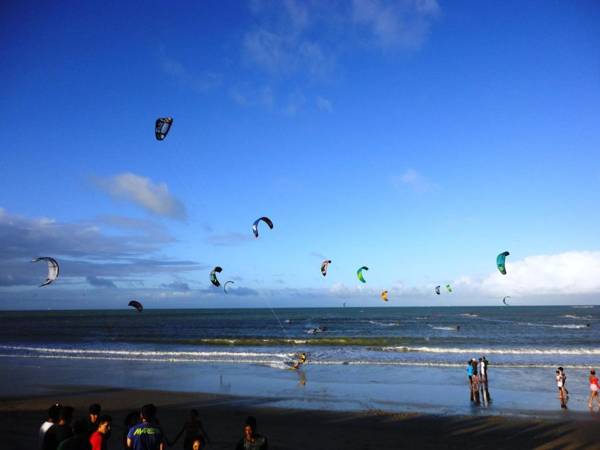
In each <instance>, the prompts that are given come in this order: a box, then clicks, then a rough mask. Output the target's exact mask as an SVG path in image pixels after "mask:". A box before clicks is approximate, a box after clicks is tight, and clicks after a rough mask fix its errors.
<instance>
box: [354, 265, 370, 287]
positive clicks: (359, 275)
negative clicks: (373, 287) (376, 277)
mask: <svg viewBox="0 0 600 450" xmlns="http://www.w3.org/2000/svg"><path fill="white" fill-rule="evenodd" d="M363 270H369V268H368V267H367V266H362V267H361V268H360V269H358V270H357V271H356V276H357V277H358V279H359V280H360V281H362V282H363V283H366V282H367V280H365V277H364V276H363Z"/></svg>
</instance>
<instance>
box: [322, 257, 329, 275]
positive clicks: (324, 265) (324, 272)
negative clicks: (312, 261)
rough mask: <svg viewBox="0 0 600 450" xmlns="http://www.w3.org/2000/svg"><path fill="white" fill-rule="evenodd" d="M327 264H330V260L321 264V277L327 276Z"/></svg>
mask: <svg viewBox="0 0 600 450" xmlns="http://www.w3.org/2000/svg"><path fill="white" fill-rule="evenodd" d="M329 264H331V260H330V259H326V260H325V261H323V262H322V263H321V275H323V276H325V275H327V268H328V267H329Z"/></svg>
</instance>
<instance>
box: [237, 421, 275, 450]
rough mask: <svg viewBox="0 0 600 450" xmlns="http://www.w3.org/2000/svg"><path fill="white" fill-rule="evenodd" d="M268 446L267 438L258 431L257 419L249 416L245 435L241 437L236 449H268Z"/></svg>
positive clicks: (245, 426)
mask: <svg viewBox="0 0 600 450" xmlns="http://www.w3.org/2000/svg"><path fill="white" fill-rule="evenodd" d="M268 448H269V443H268V441H267V438H266V437H264V436H262V435H260V434H258V433H257V432H256V419H255V418H254V417H252V416H249V417H248V418H246V423H245V424H244V437H243V438H242V439H240V441H239V442H238V444H237V445H236V447H235V450H268Z"/></svg>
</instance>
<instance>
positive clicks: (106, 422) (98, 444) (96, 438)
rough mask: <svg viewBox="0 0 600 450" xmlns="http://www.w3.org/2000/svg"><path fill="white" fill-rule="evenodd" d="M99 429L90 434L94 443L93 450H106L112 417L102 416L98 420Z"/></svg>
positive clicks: (91, 442)
mask: <svg viewBox="0 0 600 450" xmlns="http://www.w3.org/2000/svg"><path fill="white" fill-rule="evenodd" d="M97 422H98V429H97V430H96V431H94V432H93V433H92V435H91V436H90V444H92V450H106V447H107V445H108V444H107V443H106V441H108V438H109V436H110V435H109V433H110V424H111V423H112V417H110V416H106V415H104V416H100V417H99V418H98V420H97Z"/></svg>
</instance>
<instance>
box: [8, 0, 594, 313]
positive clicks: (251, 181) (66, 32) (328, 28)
mask: <svg viewBox="0 0 600 450" xmlns="http://www.w3.org/2000/svg"><path fill="white" fill-rule="evenodd" d="M598 23H600V6H599V5H598V3H597V2H594V1H581V2H575V3H573V2H566V1H564V2H563V1H558V2H547V1H543V2H542V1H540V2H517V1H514V2H476V3H475V2H437V1H435V0H423V1H417V0H413V1H409V0H400V1H384V0H356V1H347V2H327V3H326V4H324V2H299V1H292V0H290V1H273V2H269V1H250V2H208V1H207V2H190V3H189V4H186V5H181V6H178V7H174V6H171V7H165V5H164V3H159V2H156V3H153V2H146V3H144V4H143V6H141V5H140V4H133V3H131V4H125V5H123V4H121V3H113V4H112V5H111V4H107V3H106V2H102V3H101V2H86V4H80V2H79V3H78V2H64V3H62V4H60V5H58V4H47V3H46V4H44V3H41V4H38V3H34V2H19V3H18V4H14V5H10V6H7V7H5V8H4V11H3V14H2V17H1V18H0V37H1V38H2V42H3V43H4V44H3V46H2V47H1V48H0V60H2V61H3V62H4V63H3V64H1V65H0V80H1V81H2V86H3V88H2V96H0V113H2V117H3V118H4V121H3V123H4V126H3V127H2V128H3V131H2V133H1V134H0V144H1V147H2V153H1V154H2V157H1V159H0V163H1V165H0V170H1V173H2V177H1V178H0V192H2V195H0V208H2V210H1V212H0V245H1V246H2V248H4V249H5V251H4V252H3V256H2V257H0V268H1V269H2V275H0V301H1V302H2V303H1V304H0V308H11V309H12V308H45V307H52V308H61V307H67V308H70V307H76V306H86V307H99V306H103V307H120V306H121V305H123V303H124V302H125V300H127V299H129V298H133V297H136V298H139V299H141V300H143V301H145V302H147V303H148V304H149V305H152V306H155V307H180V306H182V307H187V306H190V307H218V306H240V307H241V306H259V307H260V306H265V305H266V304H268V303H270V302H272V303H273V304H276V305H282V306H305V305H306V306H335V305H339V304H341V302H343V301H347V302H348V303H349V304H353V305H373V306H380V304H381V302H380V301H379V300H378V293H379V291H381V290H383V289H388V290H389V291H390V299H391V300H390V305H391V306H400V305H404V304H407V305H408V304H410V305H421V304H422V305H430V304H448V305H451V304H473V303H477V304H495V303H496V302H497V301H498V300H497V298H498V297H500V298H501V297H502V296H503V295H512V296H513V297H514V298H515V299H519V298H520V299H521V300H520V301H522V302H523V303H524V304H525V303H531V302H533V303H540V302H541V303H544V302H545V303H556V302H558V303H564V302H583V301H585V302H596V301H597V300H598V298H600V297H599V296H598V294H600V281H599V280H600V246H599V243H598V236H599V234H598V226H597V224H598V223H600V211H599V209H598V194H599V193H600V156H599V153H598V148H600V127H598V124H599V123H600V54H599V53H598V48H600V29H599V28H598V26H597V24H598ZM160 116H172V117H174V124H173V128H172V130H171V133H170V134H169V136H168V137H167V139H165V140H164V141H162V142H158V141H156V140H155V139H154V134H153V126H154V120H155V119H156V118H157V117H160ZM262 215H267V216H269V217H271V218H272V219H273V221H274V223H275V228H274V230H272V231H269V230H266V229H265V230H262V234H261V237H260V238H259V239H258V240H255V239H254V238H253V237H252V234H251V225H252V222H253V220H254V219H256V218H257V217H260V216H262ZM504 250H510V251H511V257H510V258H509V275H508V276H507V277H502V276H501V275H500V274H499V273H497V272H495V256H496V254H497V253H499V252H501V251H504ZM40 255H48V256H55V257H56V258H57V259H59V261H61V268H62V271H61V277H60V278H59V280H58V281H57V282H55V283H54V284H53V285H52V286H49V287H47V288H43V290H42V289H38V288H37V287H36V286H37V284H38V283H39V281H40V278H41V279H43V277H44V269H43V267H41V266H39V265H38V266H34V265H31V264H30V263H29V259H30V258H31V257H35V256H40ZM323 258H328V259H332V260H333V263H332V265H331V267H330V272H329V274H328V276H327V278H325V279H324V278H323V277H322V276H321V275H320V273H319V265H320V262H321V260H322V259H323ZM215 265H220V266H222V267H223V268H224V272H223V273H222V274H221V278H222V279H223V280H225V279H232V280H235V282H236V285H235V287H237V291H234V290H232V294H231V295H227V296H225V295H224V294H222V293H221V292H220V291H219V290H215V289H213V288H212V287H211V286H210V284H209V281H208V272H209V271H210V269H211V268H212V267H213V266H215ZM362 265H367V266H369V267H370V271H369V272H368V277H367V279H368V283H367V284H366V285H364V286H361V285H359V284H360V283H359V282H358V280H357V279H356V275H355V271H356V269H357V268H358V267H360V266H362ZM590 280H592V281H590ZM446 282H451V283H453V284H454V285H455V287H456V289H455V292H454V293H453V296H452V297H450V296H445V297H435V296H432V291H433V287H434V286H435V285H436V284H444V283H446ZM82 298H84V299H85V302H83V304H82V303H81V299H82Z"/></svg>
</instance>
